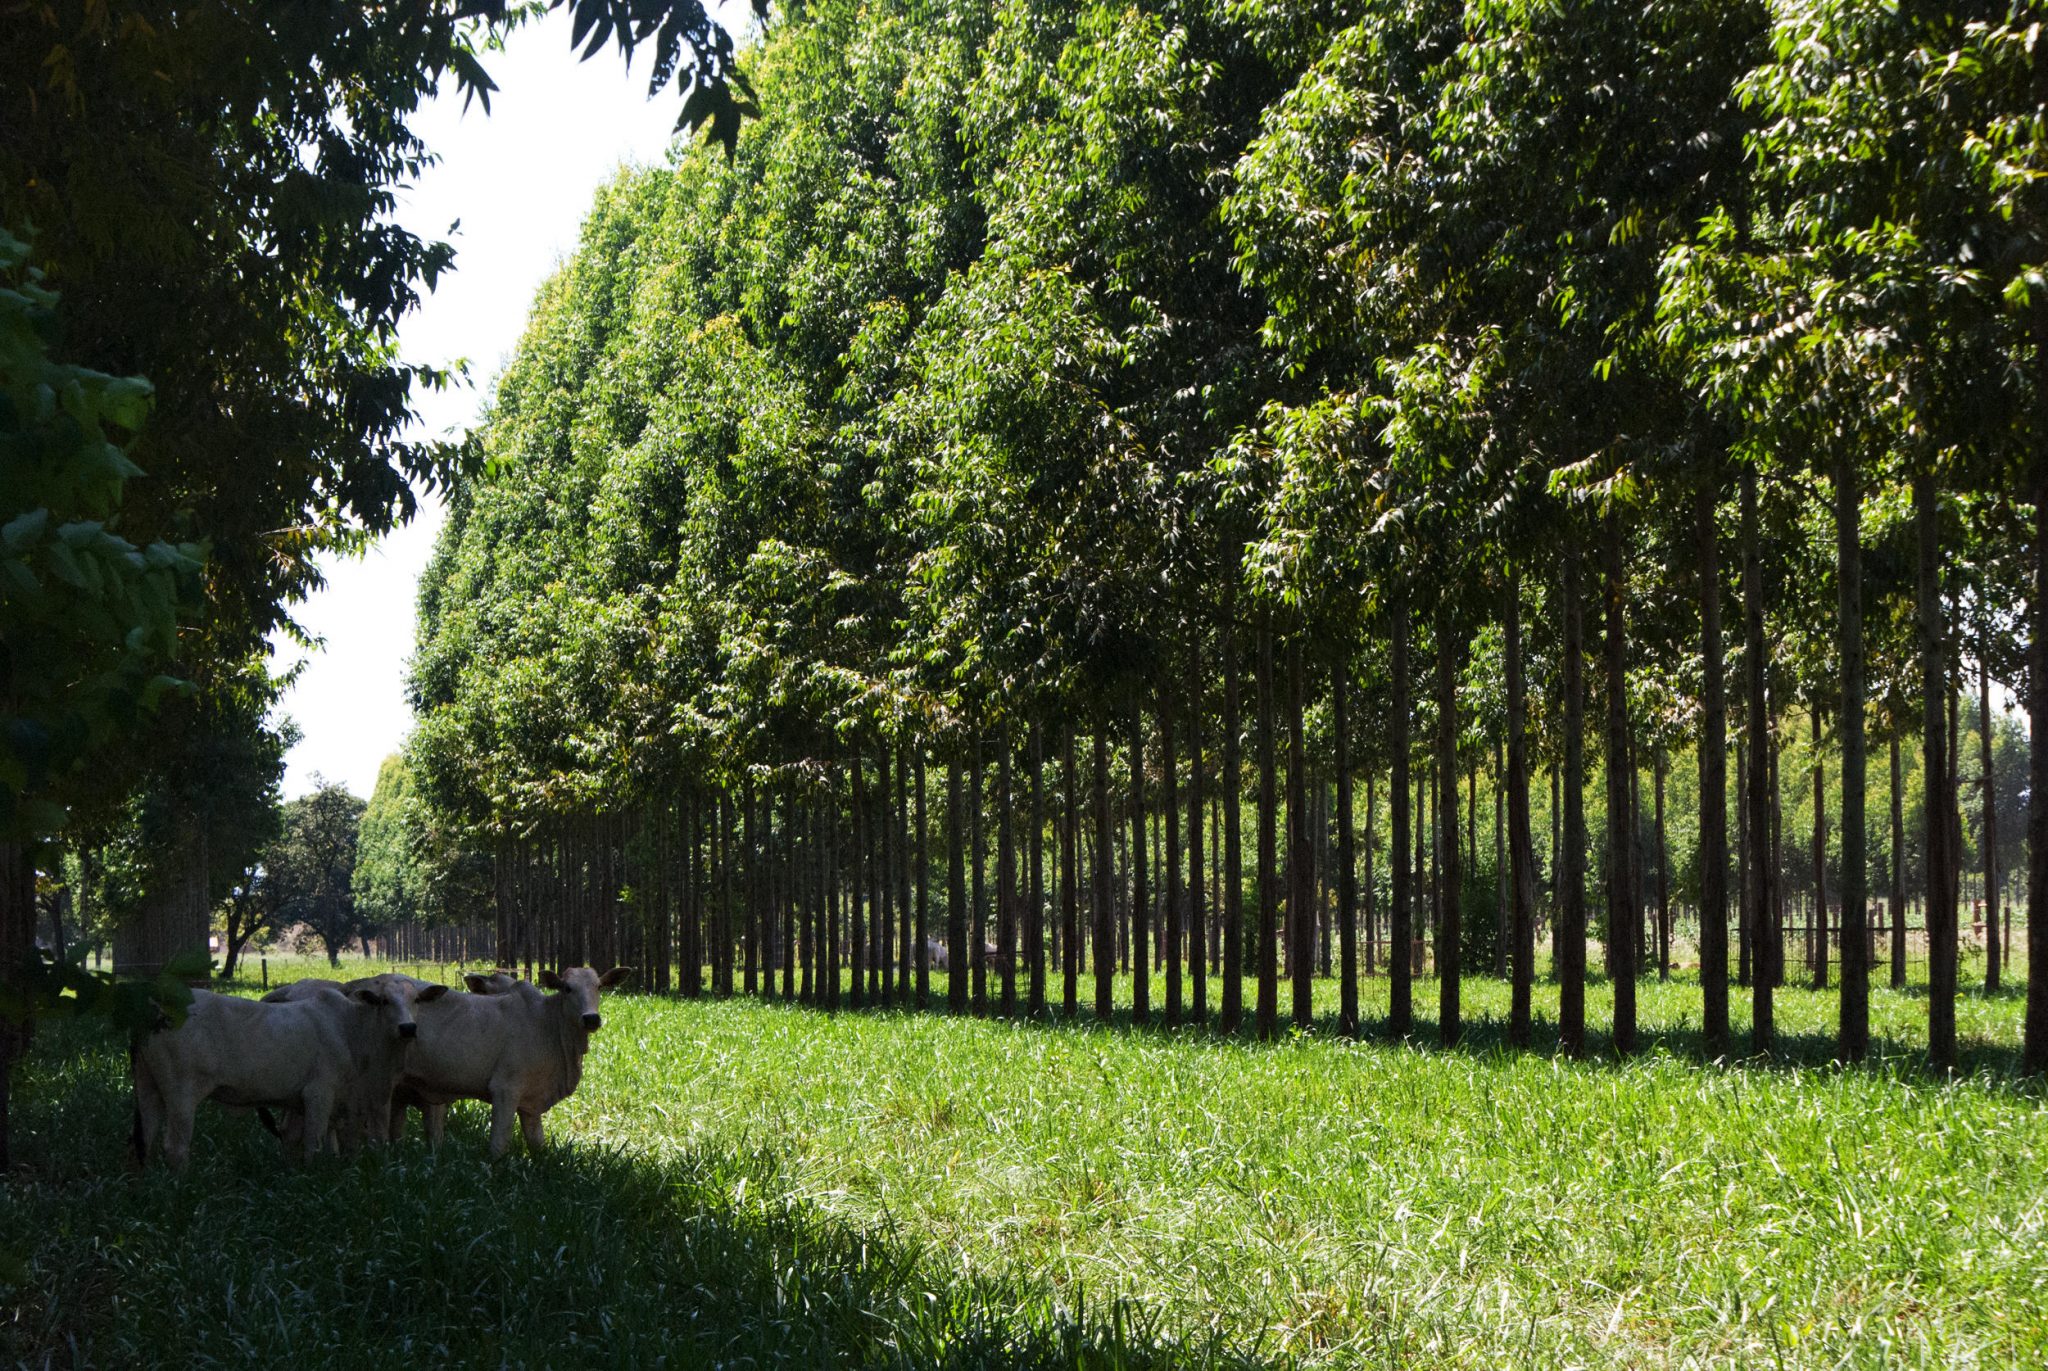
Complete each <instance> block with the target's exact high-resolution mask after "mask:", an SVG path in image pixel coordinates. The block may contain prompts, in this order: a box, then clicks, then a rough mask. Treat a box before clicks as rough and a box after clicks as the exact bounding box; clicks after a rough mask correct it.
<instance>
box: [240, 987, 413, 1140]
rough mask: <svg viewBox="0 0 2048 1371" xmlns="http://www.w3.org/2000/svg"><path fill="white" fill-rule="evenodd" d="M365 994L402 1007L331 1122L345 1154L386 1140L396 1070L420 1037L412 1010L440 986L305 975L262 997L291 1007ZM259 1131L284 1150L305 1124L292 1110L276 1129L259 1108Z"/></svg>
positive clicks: (265, 1112)
mask: <svg viewBox="0 0 2048 1371" xmlns="http://www.w3.org/2000/svg"><path fill="white" fill-rule="evenodd" d="M361 991H368V992H370V993H371V994H373V995H375V996H376V997H377V999H375V1000H372V1001H370V1003H382V1002H390V1003H393V1004H396V1005H398V1006H401V1010H400V1013H399V1020H398V1032H397V1035H396V1037H395V1038H393V1039H390V1040H388V1041H387V1042H386V1043H385V1050H384V1052H383V1054H382V1056H381V1057H379V1058H378V1059H377V1060H375V1061H373V1062H371V1063H369V1064H368V1066H367V1068H366V1069H365V1070H364V1071H363V1073H362V1074H361V1076H360V1077H359V1078H358V1080H357V1087H356V1089H355V1091H354V1092H353V1093H352V1094H351V1095H350V1097H349V1098H348V1099H346V1100H344V1101H341V1102H340V1106H339V1108H338V1110H337V1112H336V1115H335V1118H334V1131H335V1138H336V1141H337V1142H338V1143H339V1144H340V1147H341V1149H342V1150H343V1151H345V1152H352V1151H354V1150H355V1148H356V1146H357V1144H358V1143H360V1142H362V1141H364V1140H366V1139H367V1140H368V1141H369V1142H372V1143H382V1142H385V1141H386V1140H387V1139H386V1135H385V1130H386V1128H387V1127H389V1121H390V1116H391V1092H392V1091H393V1090H394V1089H395V1088H396V1087H397V1085H398V1077H399V1072H400V1071H401V1069H402V1068H403V1067H404V1065H405V1053H406V1049H407V1048H409V1047H410V1046H412V1044H413V1042H414V1041H415V1039H416V1038H417V1036H418V1033H419V1023H418V1020H417V1019H416V1018H415V1017H414V1014H413V1011H414V1009H415V1008H416V1007H417V1006H419V1005H422V1004H432V1003H433V1002H434V1001H435V1000H438V999H440V998H441V997H442V996H443V995H445V994H447V993H448V987H447V986H445V985H436V984H434V983H433V982H432V981H423V980H420V979H419V978H418V977H415V976H407V975H404V974H403V973H400V972H396V971H389V972H385V973H383V974H382V975H377V976H361V977H358V978H356V979H355V980H352V981H347V982H336V981H329V980H323V979H321V978H319V977H310V976H309V977H307V978H306V979H305V980H302V981H293V982H291V983H290V984H288V985H281V986H279V987H278V988H277V989H275V990H273V991H271V992H270V993H269V994H267V995H265V996H264V997H263V1002H264V1003H265V1004H293V1003H298V1002H304V1001H313V1000H318V999H320V998H321V997H323V996H334V995H340V996H344V997H348V996H356V995H358V992H361ZM257 1113H258V1114H259V1115H261V1116H262V1119H263V1125H264V1127H266V1128H268V1129H270V1131H271V1132H273V1133H275V1134H277V1136H278V1137H279V1138H281V1139H283V1140H284V1142H285V1145H286V1146H287V1147H289V1146H292V1145H293V1144H294V1142H295V1140H296V1139H297V1136H298V1130H299V1129H300V1128H302V1127H303V1126H304V1123H305V1120H304V1119H303V1118H302V1117H301V1116H300V1115H299V1114H298V1113H297V1111H293V1112H291V1113H289V1114H287V1116H286V1119H285V1123H284V1126H283V1127H281V1128H280V1127H279V1126H278V1125H277V1124H276V1123H274V1122H273V1121H272V1119H271V1117H270V1113H269V1111H268V1110H266V1109H258V1110H257Z"/></svg>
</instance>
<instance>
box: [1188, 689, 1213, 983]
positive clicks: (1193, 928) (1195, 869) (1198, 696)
mask: <svg viewBox="0 0 2048 1371" xmlns="http://www.w3.org/2000/svg"><path fill="white" fill-rule="evenodd" d="M1194 679H1196V680H1199V679H1200V675H1199V673H1196V674H1195V675H1194ZM1204 803H1205V797H1204V795H1203V793H1202V692H1201V690H1200V688H1199V687H1197V689H1196V690H1195V692H1194V705H1193V708H1191V709H1190V710H1189V711H1188V922H1187V928H1188V949H1187V950H1188V971H1189V973H1190V975H1191V979H1192V981H1193V984H1192V985H1191V986H1190V987H1189V989H1190V990H1191V991H1192V992H1193V998H1194V1006H1193V1018H1194V1021H1195V1022H1196V1023H1202V1022H1204V1021H1205V1020H1206V1019H1207V1018H1208V1017H1209V959H1208V957H1207V955H1205V954H1206V951H1207V948H1206V939H1205V938H1204V936H1203V934H1204V930H1206V929H1207V928H1208V926H1209V924H1208V912H1207V904H1206V902H1205V901H1204V899H1203V895H1204V893H1205V891H1204V887H1203V880H1202V875H1203V863H1202V806H1203V804H1204Z"/></svg>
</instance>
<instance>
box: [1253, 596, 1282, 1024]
mask: <svg viewBox="0 0 2048 1371" xmlns="http://www.w3.org/2000/svg"><path fill="white" fill-rule="evenodd" d="M1258 705H1259V812H1258V825H1259V948H1258V952H1259V1005H1258V1015H1259V1017H1258V1032H1259V1038H1260V1039H1261V1041H1263V1040H1265V1039H1268V1038H1271V1037H1272V1036H1273V1035H1274V1033H1276V1032H1277V1031H1278V1030H1279V1025H1280V969H1279V964H1278V958H1277V955H1276V954H1277V949H1276V948H1275V946H1274V939H1275V938H1276V937H1277V936H1278V934H1279V921H1280V879H1279V876H1280V873H1279V867H1278V863H1277V854H1276V852H1275V850H1274V847H1275V843H1276V841H1277V836H1278V835H1277V834H1276V833H1275V832H1274V825H1275V821H1276V819H1277V818H1278V815H1277V814H1276V813H1275V810H1276V809H1277V808H1278V801H1277V798H1276V795H1275V790H1274V780H1275V775H1274V773H1275V771H1276V770H1277V766H1276V763H1275V760H1274V748H1275V739H1274V737H1273V625H1272V620H1271V616H1270V614H1268V615H1267V616H1266V617H1265V618H1264V619H1263V620H1262V621H1261V623H1260V626H1259V671H1258Z"/></svg>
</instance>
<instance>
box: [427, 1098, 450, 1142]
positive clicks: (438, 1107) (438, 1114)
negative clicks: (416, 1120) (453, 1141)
mask: <svg viewBox="0 0 2048 1371" xmlns="http://www.w3.org/2000/svg"><path fill="white" fill-rule="evenodd" d="M420 1125H421V1127H423V1128H425V1129H426V1131H427V1146H428V1147H429V1148H432V1149H434V1150H435V1151H439V1150H440V1147H441V1139H443V1138H445V1137H447V1136H448V1106H447V1105H445V1104H423V1105H421V1106H420Z"/></svg>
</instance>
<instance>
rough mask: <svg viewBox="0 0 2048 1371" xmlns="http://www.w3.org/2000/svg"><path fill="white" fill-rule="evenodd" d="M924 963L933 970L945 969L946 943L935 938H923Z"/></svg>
mask: <svg viewBox="0 0 2048 1371" xmlns="http://www.w3.org/2000/svg"><path fill="white" fill-rule="evenodd" d="M924 963H925V965H926V966H927V967H929V968H930V969H931V970H933V971H944V970H946V945H945V944H944V943H942V942H940V941H939V940H938V939H937V938H926V939H925V940H924Z"/></svg>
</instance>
